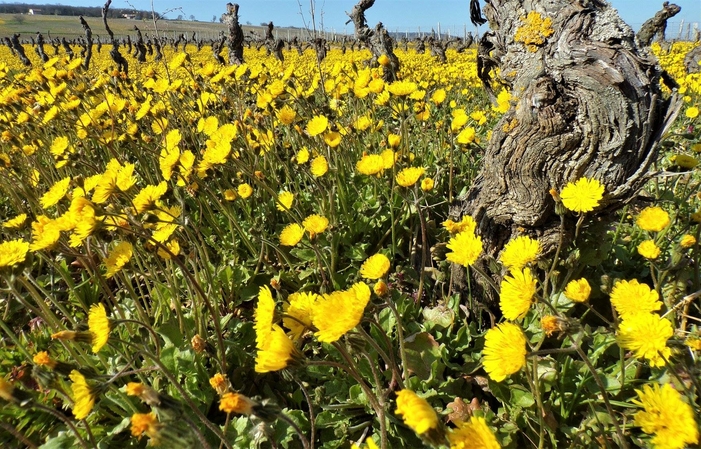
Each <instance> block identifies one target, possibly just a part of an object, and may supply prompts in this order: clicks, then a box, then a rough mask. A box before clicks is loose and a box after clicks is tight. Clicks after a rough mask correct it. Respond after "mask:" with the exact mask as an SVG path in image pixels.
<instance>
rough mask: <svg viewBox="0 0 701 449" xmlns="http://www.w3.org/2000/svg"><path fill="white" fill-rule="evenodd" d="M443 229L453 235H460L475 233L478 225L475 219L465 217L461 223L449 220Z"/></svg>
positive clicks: (444, 223) (445, 222)
mask: <svg viewBox="0 0 701 449" xmlns="http://www.w3.org/2000/svg"><path fill="white" fill-rule="evenodd" d="M443 227H444V228H445V229H447V230H448V232H450V233H451V234H453V235H454V234H459V233H461V232H465V231H469V232H472V233H474V232H475V228H477V223H476V222H475V219H474V218H472V217H471V216H469V215H465V216H463V217H462V218H461V219H460V221H458V222H455V221H453V220H451V219H448V220H446V221H444V222H443Z"/></svg>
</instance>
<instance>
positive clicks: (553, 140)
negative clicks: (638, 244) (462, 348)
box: [452, 0, 679, 276]
mask: <svg viewBox="0 0 701 449" xmlns="http://www.w3.org/2000/svg"><path fill="white" fill-rule="evenodd" d="M665 7H668V6H667V5H665ZM482 11H483V13H484V16H485V17H486V18H487V19H488V21H489V24H490V28H491V29H492V30H493V31H490V32H488V33H486V34H485V35H484V36H483V37H482V41H481V42H480V45H479V55H478V72H479V75H480V77H481V78H482V80H483V81H484V82H485V84H486V86H487V87H488V90H489V91H490V92H492V91H493V90H495V89H493V88H496V89H500V88H501V86H503V87H506V88H507V89H508V90H509V91H510V92H511V95H512V107H511V109H510V110H509V111H508V112H507V113H506V114H505V115H504V116H503V117H502V118H501V120H500V121H499V123H498V124H497V126H496V127H495V129H494V131H493V133H492V137H491V140H490V141H489V145H488V146H487V148H486V151H485V154H484V159H483V164H482V168H481V171H480V173H479V174H478V176H477V178H476V179H475V181H474V183H473V185H472V186H471V188H470V190H469V192H468V194H467V196H466V198H463V199H461V200H460V202H459V204H457V205H456V206H455V207H454V208H453V210H452V215H453V216H455V217H457V218H459V217H460V216H462V215H464V214H470V215H472V216H473V217H474V218H475V219H476V220H477V223H478V233H479V234H480V235H481V236H482V239H483V242H484V247H485V252H486V254H487V255H489V256H496V255H497V254H498V253H499V251H500V250H501V249H502V248H503V246H504V244H505V243H507V242H508V241H509V240H510V239H511V238H513V237H515V236H516V235H521V234H527V235H530V236H532V237H534V238H538V239H539V240H540V241H541V243H542V245H543V247H544V249H545V251H546V252H548V251H551V250H553V249H554V248H555V246H556V245H557V242H558V241H559V226H560V218H559V216H558V215H557V214H556V213H555V201H554V200H553V198H552V196H551V195H550V194H549V190H550V189H555V190H557V191H560V190H561V189H562V188H563V187H564V186H565V185H566V184H567V183H568V182H570V181H575V180H577V179H579V178H580V177H582V176H586V177H588V178H595V179H597V180H599V181H600V182H601V183H602V184H603V185H604V186H605V188H606V193H605V196H604V199H603V201H602V203H601V205H600V206H599V208H597V210H596V211H595V213H599V214H606V213H610V212H611V211H613V210H615V209H617V208H620V207H621V206H622V205H623V204H624V203H626V202H627V201H629V200H631V199H632V198H633V197H634V196H635V195H636V193H637V192H638V191H639V189H640V188H641V187H642V186H643V184H644V183H645V182H646V181H647V179H648V174H649V171H648V169H649V167H650V165H651V164H652V163H653V162H654V161H655V159H656V158H657V146H658V145H657V143H658V141H659V138H660V137H661V135H662V133H663V132H664V131H665V129H666V128H667V127H668V126H669V125H670V124H671V122H672V121H673V119H674V118H675V117H676V114H677V113H678V110H679V104H678V102H677V101H676V97H675V98H674V99H671V100H670V99H669V98H667V99H666V98H665V97H664V95H663V94H662V91H661V89H660V86H659V81H660V77H661V69H660V68H659V66H658V65H657V62H656V59H655V58H654V56H653V55H652V54H651V53H650V52H649V50H648V49H647V48H645V47H643V46H641V45H640V43H639V41H638V40H637V39H636V36H635V33H634V32H633V30H632V29H631V28H630V27H629V26H628V25H626V24H625V23H624V22H623V21H622V20H621V19H620V18H619V17H618V14H617V12H616V10H615V9H613V8H611V7H610V6H609V5H608V4H607V3H606V2H603V1H600V0H490V2H489V3H487V4H486V5H485V6H484V8H483V10H482ZM645 40H647V39H645ZM492 68H498V69H499V72H498V73H499V78H497V79H493V78H491V77H492V76H494V73H495V72H491V69H492ZM575 219H576V217H570V218H569V221H568V227H569V229H570V230H571V229H572V227H573V226H574V222H575ZM453 272H454V275H456V276H459V275H460V274H461V273H464V269H462V270H457V269H455V270H453Z"/></svg>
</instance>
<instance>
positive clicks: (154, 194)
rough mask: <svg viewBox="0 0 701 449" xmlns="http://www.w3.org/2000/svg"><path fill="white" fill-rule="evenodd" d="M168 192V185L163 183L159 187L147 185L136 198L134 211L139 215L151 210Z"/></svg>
mask: <svg viewBox="0 0 701 449" xmlns="http://www.w3.org/2000/svg"><path fill="white" fill-rule="evenodd" d="M167 190H168V184H167V183H166V182H165V181H161V182H160V183H159V184H158V185H147V186H146V187H144V188H143V189H141V191H140V192H139V193H137V194H136V196H135V197H134V201H133V202H134V210H135V212H136V213H137V214H140V213H141V212H144V211H146V210H149V209H151V208H152V207H154V206H155V205H156V201H158V200H159V199H160V198H161V197H162V196H163V195H164V194H165V193H166V191H167Z"/></svg>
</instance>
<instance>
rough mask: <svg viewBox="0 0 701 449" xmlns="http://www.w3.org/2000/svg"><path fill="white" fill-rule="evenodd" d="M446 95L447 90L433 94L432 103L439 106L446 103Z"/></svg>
mask: <svg viewBox="0 0 701 449" xmlns="http://www.w3.org/2000/svg"><path fill="white" fill-rule="evenodd" d="M445 97H446V93H445V89H442V88H441V89H438V90H436V91H435V92H433V95H431V101H432V102H433V104H435V105H436V106H438V105H439V104H441V103H443V102H444V101H445Z"/></svg>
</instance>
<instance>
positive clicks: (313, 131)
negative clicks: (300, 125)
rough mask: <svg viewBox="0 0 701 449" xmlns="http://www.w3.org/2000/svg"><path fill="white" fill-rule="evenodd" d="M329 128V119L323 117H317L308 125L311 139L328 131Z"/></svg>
mask: <svg viewBox="0 0 701 449" xmlns="http://www.w3.org/2000/svg"><path fill="white" fill-rule="evenodd" d="M328 126H329V119H327V118H326V117H324V116H323V115H316V116H314V117H313V118H312V119H311V120H309V122H308V123H307V134H309V135H310V136H311V137H314V136H318V135H319V134H321V133H323V132H324V131H326V128H327V127H328Z"/></svg>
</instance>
